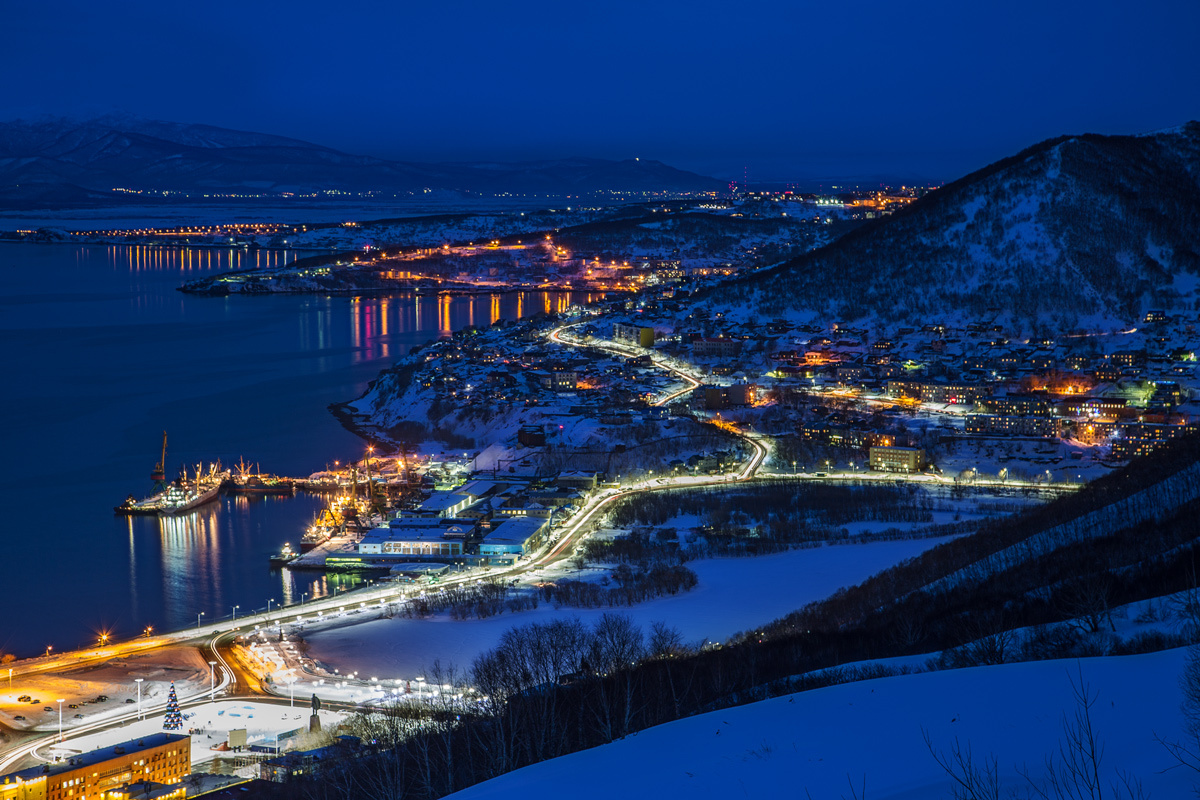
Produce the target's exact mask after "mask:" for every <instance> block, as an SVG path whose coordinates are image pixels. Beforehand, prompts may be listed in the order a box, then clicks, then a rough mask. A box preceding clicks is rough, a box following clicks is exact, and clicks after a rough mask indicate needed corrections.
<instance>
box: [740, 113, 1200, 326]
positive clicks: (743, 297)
mask: <svg viewBox="0 0 1200 800" xmlns="http://www.w3.org/2000/svg"><path fill="white" fill-rule="evenodd" d="M1198 280H1200V123H1198V122H1190V123H1188V124H1186V125H1184V126H1182V127H1180V128H1177V129H1174V130H1171V131H1164V132H1160V133H1155V134H1150V135H1146V136H1097V135H1090V134H1089V135H1082V136H1069V137H1062V138H1059V139H1053V140H1050V141H1046V142H1043V143H1041V144H1038V145H1035V146H1033V147H1030V148H1029V149H1027V150H1025V151H1023V152H1021V153H1018V154H1017V155H1015V156H1012V157H1010V158H1006V159H1004V160H1002V161H999V162H997V163H995V164H992V165H991V166H989V167H986V168H985V169H982V170H979V171H978V172H975V173H973V174H971V175H967V176H966V177H964V178H962V179H960V180H958V181H955V182H954V183H951V184H949V185H947V186H946V187H944V188H942V189H939V190H938V191H936V192H933V193H931V194H929V195H927V196H925V197H923V198H921V199H920V200H919V201H917V202H915V203H913V204H912V205H911V206H909V207H908V208H906V209H904V210H903V211H902V212H899V213H897V214H895V215H894V216H891V217H887V218H884V219H881V220H878V221H875V222H873V223H868V224H867V225H864V226H863V227H861V228H859V229H858V230H856V231H854V232H852V233H850V234H848V235H846V236H845V237H843V238H842V239H840V240H838V241H836V242H834V243H832V244H830V245H829V246H827V247H825V248H823V249H821V250H817V251H815V252H813V253H811V254H806V255H804V256H802V257H800V258H797V259H794V260H792V261H790V262H788V263H786V264H783V265H780V266H779V267H777V268H775V269H773V270H770V271H767V272H764V273H760V274H758V275H754V276H748V277H746V278H744V279H741V280H735V281H733V282H731V283H730V284H729V285H728V286H726V287H722V290H721V291H722V295H723V297H722V304H723V306H725V307H728V306H738V305H742V306H746V307H747V308H748V309H752V311H753V312H755V313H763V314H769V315H772V316H780V315H785V314H787V315H796V314H810V315H813V316H823V317H824V318H826V319H830V318H832V319H838V320H844V321H850V320H853V319H859V318H864V317H867V316H875V317H878V318H881V319H884V320H888V321H899V320H909V321H920V320H926V321H929V322H933V321H940V320H944V319H946V318H951V317H978V316H980V315H982V314H985V313H987V312H988V310H989V309H993V308H995V309H999V310H1001V311H1002V312H1007V313H1008V314H1010V315H1011V316H1012V317H1013V318H1014V319H1016V320H1020V321H1023V322H1026V323H1033V324H1037V323H1042V324H1050V325H1056V326H1057V327H1059V328H1060V329H1062V328H1064V327H1065V328H1072V327H1075V325H1076V324H1080V323H1086V322H1088V321H1089V318H1091V321H1100V320H1104V321H1110V322H1131V321H1135V320H1136V319H1138V318H1139V317H1140V315H1141V313H1142V312H1143V311H1144V310H1145V309H1146V308H1149V307H1160V306H1162V307H1167V308H1186V309H1194V308H1197V307H1200V294H1198V293H1197V291H1196V288H1197V283H1198Z"/></svg>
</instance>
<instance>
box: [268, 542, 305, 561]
mask: <svg viewBox="0 0 1200 800" xmlns="http://www.w3.org/2000/svg"><path fill="white" fill-rule="evenodd" d="M299 557H300V554H299V553H297V552H296V551H295V550H293V549H292V545H291V544H290V543H287V542H285V543H284V545H283V550H281V551H280V552H278V553H276V554H275V555H273V556H271V566H272V567H286V566H287V565H288V564H290V563H292V562H293V561H295V560H296V559H297V558H299Z"/></svg>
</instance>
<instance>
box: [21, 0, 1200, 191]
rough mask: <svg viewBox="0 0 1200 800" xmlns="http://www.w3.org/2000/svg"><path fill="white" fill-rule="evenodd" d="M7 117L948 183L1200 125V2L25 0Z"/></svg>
mask: <svg viewBox="0 0 1200 800" xmlns="http://www.w3.org/2000/svg"><path fill="white" fill-rule="evenodd" d="M3 25H4V29H5V35H4V37H3V39H4V43H3V47H0V75H3V76H4V81H3V86H4V91H3V92H2V93H0V119H12V118H16V117H30V116H36V115H41V114H54V115H72V116H90V115H94V114H100V113H107V112H112V111H122V112H129V113H134V114H139V115H142V116H146V117H151V118H157V119H167V120H175V121H181V122H205V123H210V124H214V125H220V126H224V127H230V128H240V129H247V130H256V131H264V132H269V133H276V134H281V135H287V136H294V137H297V138H301V139H308V140H311V141H315V142H319V143H321V144H326V145H329V146H331V147H336V148H339V149H342V150H347V151H351V152H356V153H367V154H371V155H377V156H382V157H387V158H397V159H404V160H476V159H497V160H499V159H503V160H515V159H532V158H540V157H560V156H569V155H589V156H598V157H606V158H628V157H632V156H640V157H644V158H657V159H661V160H663V161H666V162H668V163H671V164H674V165H677V166H682V167H685V168H691V169H696V170H698V171H704V172H708V173H710V174H718V175H721V176H725V177H728V176H733V175H739V176H740V174H741V173H742V169H743V166H747V167H748V168H749V173H750V178H751V181H752V182H753V181H754V180H755V179H759V180H762V179H767V178H774V179H788V180H806V179H813V178H818V177H822V176H831V175H871V174H878V173H888V174H891V175H895V176H898V177H906V176H907V177H912V176H923V177H927V178H931V179H952V178H955V177H957V176H959V175H961V174H963V173H964V172H967V171H969V170H971V169H974V168H977V167H979V166H982V165H984V164H986V163H988V162H990V161H993V160H995V159H997V158H1000V157H1002V156H1004V155H1007V154H1010V153H1012V152H1014V151H1016V150H1019V149H1020V148H1022V147H1024V146H1026V145H1029V144H1032V143H1034V142H1036V141H1039V140H1041V139H1045V138H1048V137H1051V136H1055V135H1058V134H1060V133H1079V132H1084V131H1095V132H1106V133H1108V132H1111V133H1133V132H1140V131H1147V130H1154V129H1157V128H1163V127H1169V126H1174V125H1178V124H1180V123H1182V122H1184V121H1186V120H1188V119H1195V118H1200V61H1198V60H1197V49H1198V48H1197V43H1198V42H1200V38H1198V37H1200V34H1198V31H1200V2H1198V1H1197V0H1176V1H1175V2H1165V1H1163V2H1154V1H1153V0H1150V1H1149V2H1145V1H1141V2H1136V3H1135V2H1130V1H1129V0H1123V1H1122V2H1109V1H1108V0H1090V2H1074V1H1073V0H1072V2H1054V0H1037V1H1036V2H1026V1H1025V0H1007V2H982V1H975V2H973V1H972V0H960V2H955V3H948V2H919V0H912V1H910V2H900V1H898V0H889V1H888V2H873V1H872V0H859V1H857V2H838V0H824V2H820V3H813V2H807V0H792V1H791V2H786V1H785V2H774V1H764V2H749V1H747V0H726V2H721V3H707V2H698V1H697V0H692V1H691V2H655V1H654V0H637V1H636V2H623V1H622V2H591V3H586V2H584V3H574V2H570V1H569V0H558V1H556V2H504V3H501V2H459V1H458V0H430V1H428V2H412V0H379V1H378V2H369V1H367V0H343V1H342V2H336V3H329V2H321V3H317V2H313V1H312V0H290V2H277V1H276V0H270V2H266V1H264V2H258V1H257V0H238V1H237V2H230V0H207V1H206V2H204V3H200V2H179V3H176V2H167V1H165V0H163V1H160V2H153V3H151V2H144V1H143V0H133V1H131V2H122V1H121V0H115V2H112V3H105V2H96V0H87V2H76V1H74V0H69V1H68V0H62V1H56V0H32V1H31V0H9V2H7V3H6V4H5V9H4V13H3Z"/></svg>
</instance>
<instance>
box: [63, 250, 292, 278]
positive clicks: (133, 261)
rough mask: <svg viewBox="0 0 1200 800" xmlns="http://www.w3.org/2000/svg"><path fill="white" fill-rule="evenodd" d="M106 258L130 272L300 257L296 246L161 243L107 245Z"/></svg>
mask: <svg viewBox="0 0 1200 800" xmlns="http://www.w3.org/2000/svg"><path fill="white" fill-rule="evenodd" d="M91 252H92V250H91V248H80V249H79V252H78V253H77V255H76V258H77V260H78V259H88V258H90V257H91ZM105 252H106V254H107V258H108V262H109V264H110V265H111V266H112V267H113V269H115V270H128V271H131V272H145V271H153V272H178V273H181V274H183V275H184V276H188V275H189V274H193V273H205V272H223V271H225V270H238V269H264V268H267V267H283V266H287V265H288V264H290V263H292V262H293V261H295V260H296V259H298V258H300V254H299V253H297V252H296V251H295V250H264V249H260V248H255V249H250V248H245V247H166V246H161V245H141V244H139V245H118V244H114V245H108V246H107V247H106V248H105Z"/></svg>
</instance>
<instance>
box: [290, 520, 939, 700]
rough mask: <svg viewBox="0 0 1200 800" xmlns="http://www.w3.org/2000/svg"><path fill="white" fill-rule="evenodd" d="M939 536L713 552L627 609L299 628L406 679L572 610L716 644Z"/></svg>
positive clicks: (335, 657) (320, 647)
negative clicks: (685, 577)
mask: <svg viewBox="0 0 1200 800" xmlns="http://www.w3.org/2000/svg"><path fill="white" fill-rule="evenodd" d="M942 541H944V540H943V539H922V540H915V541H896V542H876V543H872V544H866V545H842V546H836V547H820V548H816V549H810V550H793V551H790V552H787V553H779V554H777V555H769V556H760V557H758V558H719V559H711V560H706V561H694V562H690V563H689V564H688V566H689V568H691V569H692V570H694V571H695V572H696V575H697V576H698V578H699V585H698V586H697V587H696V588H695V589H693V590H692V591H690V592H687V593H685V594H680V595H675V596H673V597H661V598H657V599H655V600H651V601H649V602H646V603H642V604H640V605H636V606H633V607H629V608H626V607H618V608H615V609H608V608H603V609H577V608H563V609H556V608H554V607H553V606H549V605H542V606H540V607H539V608H537V609H536V610H533V611H524V612H520V613H515V614H514V613H504V614H501V615H499V616H496V617H491V618H489V619H483V620H479V619H472V620H452V619H450V617H449V615H448V614H439V615H436V616H434V617H431V618H429V619H423V620H419V619H403V618H395V619H375V620H372V621H369V622H364V623H362V624H358V625H349V626H344V627H332V628H324V629H321V630H312V629H310V630H309V631H307V632H305V633H304V638H305V639H306V640H307V641H308V643H309V651H308V653H309V655H310V656H311V657H312V658H314V659H316V660H318V661H320V662H322V663H324V664H325V665H327V666H328V667H330V668H331V669H333V668H336V669H338V670H339V671H340V672H341V673H342V674H348V673H351V672H355V671H357V672H358V673H359V676H360V677H378V678H380V679H384V680H387V679H392V680H395V679H405V680H408V679H411V678H414V677H417V676H419V675H422V674H423V672H424V669H425V667H427V666H429V665H430V664H432V663H433V661H434V660H435V659H436V660H440V661H441V662H442V664H444V665H445V664H450V663H453V664H455V665H457V666H460V667H464V668H466V667H470V664H471V662H472V661H473V660H474V659H475V657H476V656H478V655H479V654H481V653H483V652H485V651H487V650H489V649H491V648H492V647H494V646H495V645H496V643H497V642H498V641H499V640H500V637H501V635H503V633H504V632H505V631H506V630H508V629H509V628H511V627H513V626H515V625H524V624H528V623H530V622H545V621H547V620H549V619H553V618H559V617H572V616H576V617H579V618H580V619H582V620H583V621H584V622H585V623H591V622H593V621H595V620H596V619H597V618H598V617H599V616H600V615H601V614H604V613H606V612H609V611H617V612H620V613H625V614H628V615H629V616H631V617H632V618H633V619H634V620H635V621H636V622H637V623H638V624H640V625H641V626H642V627H643V628H644V629H648V628H649V627H650V624H651V623H652V622H655V621H663V622H666V623H667V624H669V625H672V626H674V627H676V628H678V629H679V631H680V632H681V633H682V634H683V637H684V639H685V641H688V642H692V643H699V642H701V641H704V640H708V641H710V642H721V641H724V640H725V639H726V638H728V637H729V636H730V635H732V634H734V633H737V632H739V631H744V630H748V629H750V628H752V627H754V626H756V625H761V624H764V623H766V622H770V621H771V620H774V619H776V618H778V617H781V616H783V615H784V614H787V613H788V612H790V611H794V610H795V609H797V608H800V607H801V606H803V605H805V604H806V603H808V602H811V601H813V600H818V599H821V598H824V597H828V596H829V595H830V594H832V593H833V592H834V591H836V590H837V589H839V588H841V587H843V586H851V585H854V584H857V583H859V582H861V581H862V580H864V579H865V578H867V577H869V576H871V575H873V574H875V573H876V572H879V571H880V570H882V569H884V568H886V567H889V566H891V565H892V564H895V563H897V562H899V561H903V560H904V559H906V558H911V557H913V556H915V555H918V554H920V553H921V552H923V551H925V550H927V549H929V548H931V547H933V546H935V545H937V544H939V543H940V542H942Z"/></svg>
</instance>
